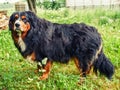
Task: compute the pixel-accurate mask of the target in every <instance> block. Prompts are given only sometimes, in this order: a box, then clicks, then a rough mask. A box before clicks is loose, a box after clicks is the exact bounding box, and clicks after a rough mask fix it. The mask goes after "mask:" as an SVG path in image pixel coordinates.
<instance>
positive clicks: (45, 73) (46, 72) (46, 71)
mask: <svg viewBox="0 0 120 90" xmlns="http://www.w3.org/2000/svg"><path fill="white" fill-rule="evenodd" d="M51 67H52V61H50V60H47V62H46V64H45V65H44V66H43V70H44V71H43V74H42V76H41V77H40V78H39V79H40V80H45V79H47V78H48V75H49V73H50V69H51Z"/></svg>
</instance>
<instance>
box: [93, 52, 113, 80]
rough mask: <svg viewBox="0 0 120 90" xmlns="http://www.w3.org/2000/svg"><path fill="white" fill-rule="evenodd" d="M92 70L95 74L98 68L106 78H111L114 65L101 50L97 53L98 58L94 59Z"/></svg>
mask: <svg viewBox="0 0 120 90" xmlns="http://www.w3.org/2000/svg"><path fill="white" fill-rule="evenodd" d="M93 66H94V68H93V71H94V72H95V73H96V74H97V71H98V70H99V72H100V74H103V75H105V76H106V77H107V78H108V79H111V78H112V76H113V74H114V66H113V65H112V63H111V62H110V61H109V59H108V58H107V57H106V56H105V54H104V53H103V51H101V52H100V53H99V54H98V58H97V59H96V60H95V61H94V64H93Z"/></svg>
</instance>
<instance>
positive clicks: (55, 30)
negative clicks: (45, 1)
mask: <svg viewBox="0 0 120 90" xmlns="http://www.w3.org/2000/svg"><path fill="white" fill-rule="evenodd" d="M21 13H25V15H26V16H27V20H28V22H29V23H30V25H31V28H30V30H29V31H28V33H27V35H26V37H25V38H24V39H23V41H24V42H25V45H26V49H25V51H22V50H21V49H20V47H19V45H18V44H17V43H15V46H16V47H17V48H18V50H19V51H20V53H21V54H22V56H24V57H27V55H30V54H31V53H32V52H33V51H34V52H35V55H36V61H38V62H42V60H43V59H44V58H45V57H47V58H48V60H51V61H56V62H61V63H67V62H68V61H69V60H70V58H72V57H76V58H78V60H79V62H80V63H79V66H80V67H79V68H81V69H82V72H83V73H84V72H86V70H87V69H88V64H91V65H92V66H93V67H94V72H95V73H97V70H99V72H100V73H101V74H104V75H105V76H107V78H109V79H110V78H111V77H112V75H113V73H114V67H113V65H112V63H111V62H110V61H109V59H108V58H106V56H105V54H104V53H103V49H102V48H101V49H100V52H99V53H97V51H98V50H99V48H100V46H101V45H102V40H101V36H100V34H99V33H98V31H97V29H96V28H94V27H92V26H88V25H86V24H84V23H73V24H57V23H51V22H49V21H47V20H45V19H41V18H38V17H37V16H36V15H35V14H34V13H32V12H30V11H26V12H21ZM13 15H14V14H13ZM13 15H11V17H10V22H13V21H14V17H13ZM10 22H9V28H10V30H11V31H12V26H11V23H10Z"/></svg>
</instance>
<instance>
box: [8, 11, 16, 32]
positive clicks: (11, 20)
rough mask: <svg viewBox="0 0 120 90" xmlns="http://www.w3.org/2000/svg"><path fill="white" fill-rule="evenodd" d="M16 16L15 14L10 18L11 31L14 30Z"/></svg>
mask: <svg viewBox="0 0 120 90" xmlns="http://www.w3.org/2000/svg"><path fill="white" fill-rule="evenodd" d="M14 16H15V13H13V14H12V15H11V16H10V19H9V25H8V26H9V30H12V29H13V25H14V18H15V17H14Z"/></svg>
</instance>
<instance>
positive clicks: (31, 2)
mask: <svg viewBox="0 0 120 90" xmlns="http://www.w3.org/2000/svg"><path fill="white" fill-rule="evenodd" d="M27 3H28V7H29V10H31V11H33V12H34V13H37V10H36V0H27Z"/></svg>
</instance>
